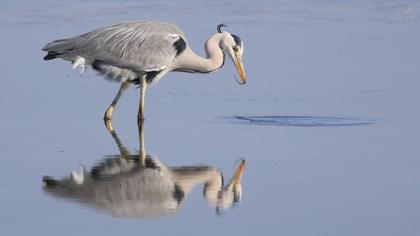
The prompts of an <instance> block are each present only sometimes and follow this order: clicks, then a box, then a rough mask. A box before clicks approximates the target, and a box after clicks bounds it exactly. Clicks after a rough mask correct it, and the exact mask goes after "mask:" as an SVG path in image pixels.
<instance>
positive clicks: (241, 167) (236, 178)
mask: <svg viewBox="0 0 420 236" xmlns="http://www.w3.org/2000/svg"><path fill="white" fill-rule="evenodd" d="M244 170H245V160H244V159H242V160H241V163H240V164H239V166H238V168H237V169H236V171H235V175H234V176H233V179H232V180H233V181H232V183H233V184H234V185H238V184H240V183H241V178H242V174H243V173H244Z"/></svg>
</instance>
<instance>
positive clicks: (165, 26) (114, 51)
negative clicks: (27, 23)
mask: <svg viewBox="0 0 420 236" xmlns="http://www.w3.org/2000/svg"><path fill="white" fill-rule="evenodd" d="M179 37H182V38H184V37H183V33H182V31H181V30H180V29H179V28H178V27H177V26H175V25H173V24H169V23H163V22H124V23H119V24H116V25H112V26H108V27H104V28H100V29H97V30H94V31H91V32H89V33H86V34H83V35H80V36H77V37H73V38H68V39H62V40H57V41H54V42H52V43H49V44H47V45H46V46H45V47H44V48H43V50H44V51H49V52H53V53H54V54H52V56H55V57H61V58H63V59H67V60H73V61H74V60H75V58H76V57H77V56H80V57H83V58H84V59H85V60H86V63H87V64H93V63H95V62H98V63H99V64H100V65H102V66H105V67H106V66H107V67H108V68H111V69H112V68H113V67H118V68H113V69H114V70H118V69H120V70H123V72H126V73H128V72H127V71H124V69H127V70H130V71H135V72H148V71H156V70H162V69H165V68H166V67H168V66H170V65H171V63H172V61H173V59H174V58H175V56H176V53H177V52H176V48H175V47H174V43H175V42H176V41H177V40H178V39H179ZM47 56H48V55H47Z"/></svg>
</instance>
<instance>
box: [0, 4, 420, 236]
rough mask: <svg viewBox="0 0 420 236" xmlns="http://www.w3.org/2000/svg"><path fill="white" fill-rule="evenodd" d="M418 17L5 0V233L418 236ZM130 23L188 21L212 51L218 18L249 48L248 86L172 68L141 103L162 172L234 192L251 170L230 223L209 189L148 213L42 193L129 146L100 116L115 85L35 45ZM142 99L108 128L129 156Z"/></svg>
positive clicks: (351, 8)
mask: <svg viewBox="0 0 420 236" xmlns="http://www.w3.org/2000/svg"><path fill="white" fill-rule="evenodd" d="M419 11H420V4H419V3H418V2H416V1H410V0H406V1H405V0H395V1H358V0H352V1H332V0H323V1H306V0H304V1H291V0H290V1H289V0H286V1H258V2H255V1H239V0H238V1H229V2H226V1H210V2H209V1H182V2H181V1H165V0H164V1H153V2H151V1H131V0H125V1H118V2H116V1H96V0H94V1H87V2H86V1H49V0H47V1H32V0H25V1H9V0H6V1H3V2H2V7H1V8H0V34H1V35H2V37H1V38H0V41H1V42H0V43H1V45H2V46H1V47H0V53H1V54H2V57H1V58H0V64H1V65H2V86H0V106H1V111H0V130H1V131H2V134H3V135H1V136H0V145H1V148H0V157H1V158H0V161H1V163H0V164H1V165H0V186H1V187H2V191H1V193H2V194H1V197H0V207H1V213H0V235H28V234H36V235H57V234H60V235H86V234H95V235H96V234H97V235H117V234H147V235H164V234H168V235H169V234H174V233H175V234H183V235H220V234H222V235H255V234H265V235H268V234H270V235H273V234H275V235H418V234H419V232H420V227H419V224H418V219H419V218H420V209H419V206H418V204H417V203H418V200H419V199H420V184H419V179H420V172H419V171H418V170H419V169H420V159H419V155H418V153H419V145H418V140H420V132H419V131H420V130H419V126H418V123H419V119H418V117H419V110H418V107H420V104H419V103H420V99H419V94H420V86H419V80H418V78H419V76H420V75H419V70H418V68H419V67H418V62H419V61H420V58H419V57H420V47H419V46H418V39H419V38H420V31H419V30H418V29H419V28H420V27H419V26H420V25H419V17H420V16H419ZM133 19H141V20H143V19H147V20H150V19H153V20H166V21H170V22H174V23H176V24H178V25H179V26H180V27H181V28H182V29H183V30H184V31H185V34H186V36H187V40H188V42H189V43H190V45H191V47H192V48H193V49H194V50H195V51H197V52H198V53H199V54H201V55H203V54H204V51H203V43H204V41H205V40H206V39H207V38H208V37H209V36H210V35H211V34H212V33H213V32H215V31H216V26H217V25H218V24H220V23H222V22H223V23H226V24H227V25H228V26H229V27H228V28H226V30H228V31H230V32H231V33H235V34H237V35H239V36H240V37H241V38H242V40H243V41H244V45H245V46H244V47H245V48H244V62H245V69H246V71H247V75H248V84H247V85H246V86H238V85H237V84H236V82H235V81H234V78H233V75H234V74H235V71H234V66H233V65H232V63H231V62H230V61H226V63H225V66H224V67H223V68H222V69H221V70H220V71H218V72H216V73H212V74H208V75H201V74H184V73H172V74H168V75H167V76H166V77H165V78H163V79H162V80H161V81H160V83H159V84H158V85H157V86H156V87H154V88H152V89H150V90H149V91H148V95H147V98H146V124H145V137H146V141H145V142H146V145H147V154H148V155H150V156H151V157H156V158H157V160H159V162H160V163H163V164H162V165H164V166H166V167H168V168H177V167H182V166H184V167H185V166H187V167H198V166H206V167H207V168H209V170H210V169H211V170H217V172H218V173H223V176H224V177H225V183H224V184H225V185H226V184H227V183H228V182H229V180H230V178H231V177H232V175H233V174H234V173H235V170H236V168H237V166H238V162H237V160H240V159H245V160H246V168H245V171H244V173H243V176H242V179H241V187H242V192H241V198H240V201H239V202H238V204H232V207H230V206H229V208H228V210H226V211H223V213H224V214H217V210H216V208H215V207H214V205H212V204H211V203H210V204H209V201H208V200H207V198H206V195H205V194H204V193H203V189H205V182H206V181H199V183H197V184H196V185H195V186H194V187H193V188H191V191H190V192H188V194H185V198H184V199H183V200H182V202H181V204H180V207H178V208H175V209H176V211H174V212H172V213H171V214H168V215H165V217H161V218H156V217H155V218H151V219H150V218H127V217H116V216H115V215H113V214H111V213H110V212H109V211H106V210H105V211H103V210H98V209H97V208H96V207H95V206H92V205H89V203H80V201H72V200H70V201H69V200H68V199H66V198H63V197H58V198H57V197H53V196H51V194H48V193H47V192H46V191H45V187H44V186H43V183H42V177H43V176H45V175H49V176H53V177H54V178H57V179H60V178H68V177H69V176H70V174H71V171H72V170H78V169H79V167H80V165H81V164H82V165H83V166H85V168H86V170H87V172H89V171H90V170H91V169H92V168H93V167H94V166H96V165H97V164H98V162H101V161H103V160H104V158H109V157H110V156H109V155H114V157H115V155H117V156H118V155H121V152H120V149H119V147H118V145H116V144H115V141H114V138H113V137H112V136H111V135H109V133H108V131H107V129H106V128H105V127H104V125H103V122H102V115H103V113H104V111H105V109H106V107H107V106H108V105H109V102H110V101H111V99H112V98H113V96H114V94H115V93H116V92H117V89H118V85H117V84H115V83H110V82H108V81H106V80H104V79H102V78H100V77H99V76H97V75H96V73H94V72H93V71H91V70H88V71H87V73H86V74H85V75H84V76H83V77H81V76H80V75H79V73H78V72H77V71H73V70H71V65H70V64H69V63H68V62H64V61H59V60H54V61H50V62H48V63H47V62H44V61H43V60H42V53H41V50H40V49H41V48H42V47H43V46H44V44H45V43H47V42H49V41H51V40H54V39H57V38H62V37H67V36H73V35H77V34H81V33H84V32H87V31H89V30H91V29H93V28H96V27H100V26H104V25H108V24H111V23H115V22H119V21H124V20H133ZM138 94H139V91H138V90H136V89H134V88H133V89H130V90H129V91H128V92H127V93H126V94H125V95H124V96H123V97H122V98H121V101H120V104H119V106H118V107H117V109H116V110H115V113H114V118H113V119H114V120H113V125H114V127H115V128H116V130H118V137H119V138H120V139H121V142H122V143H123V144H124V146H125V147H126V149H127V151H129V152H130V153H131V154H132V155H138V153H139V151H140V148H139V139H138V129H137V125H136V122H135V119H136V112H137V103H138ZM220 117H230V118H232V117H233V118H234V117H242V118H245V120H242V122H230V121H229V122H226V120H223V119H220ZM250 118H251V120H250ZM256 118H257V123H258V122H261V119H263V120H262V121H263V122H271V123H275V124H274V125H273V124H268V125H255V122H254V121H255V119H256ZM273 118H274V119H273ZM290 118H291V119H290ZM337 118H339V119H337ZM343 119H344V120H343ZM236 121H237V120H236ZM244 122H245V124H244ZM279 122H280V125H278V123H279ZM285 122H286V124H284V123H285ZM287 122H291V123H287ZM307 122H309V123H310V124H315V125H312V126H309V127H308V126H305V124H308V123H307ZM336 122H338V123H339V125H331V124H336ZM349 122H350V123H352V122H353V123H357V125H342V123H345V124H347V123H349ZM302 123H303V124H304V125H299V124H302ZM362 123H363V124H362ZM365 123H366V124H365ZM290 124H298V125H290ZM323 124H324V125H323ZM325 124H327V125H325ZM169 199H171V198H169ZM172 199H175V198H172ZM232 199H233V198H232Z"/></svg>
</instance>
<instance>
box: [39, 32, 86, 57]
mask: <svg viewBox="0 0 420 236" xmlns="http://www.w3.org/2000/svg"><path fill="white" fill-rule="evenodd" d="M78 41H79V38H78V37H72V38H66V39H59V40H55V41H53V42H51V43H48V44H47V45H45V46H44V47H43V48H42V51H45V52H47V54H46V55H45V56H44V60H46V61H48V60H52V59H55V58H57V57H62V56H64V55H66V54H71V53H72V52H73V50H74V48H75V47H76V45H77V43H78Z"/></svg>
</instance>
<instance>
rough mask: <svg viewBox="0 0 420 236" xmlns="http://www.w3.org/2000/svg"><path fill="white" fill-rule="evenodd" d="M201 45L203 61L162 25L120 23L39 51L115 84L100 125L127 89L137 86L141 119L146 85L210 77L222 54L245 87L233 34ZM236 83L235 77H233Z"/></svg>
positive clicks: (168, 25) (223, 33)
mask: <svg viewBox="0 0 420 236" xmlns="http://www.w3.org/2000/svg"><path fill="white" fill-rule="evenodd" d="M222 27H225V25H224V24H220V25H218V26H217V32H216V33H215V34H213V35H212V36H211V37H210V38H209V39H208V40H207V41H206V43H205V52H206V57H205V58H204V57H201V56H199V55H197V54H196V53H194V52H193V50H192V49H191V48H190V47H189V46H188V42H187V40H186V38H185V35H184V33H183V32H182V31H181V30H180V28H179V27H178V26H176V25H174V24H171V23H166V22H138V21H132V22H122V23H118V24H114V25H111V26H107V27H103V28H99V29H96V30H93V31H91V32H88V33H85V34H82V35H79V36H75V37H70V38H65V39H59V40H55V41H53V42H51V43H48V44H47V45H45V47H44V48H42V50H43V51H45V52H46V53H47V54H46V55H45V56H44V60H51V59H55V58H61V59H64V60H67V61H71V62H72V63H73V68H80V69H81V72H82V73H83V72H84V70H85V69H86V68H87V67H88V66H92V68H93V69H95V70H97V71H99V72H100V73H101V74H103V75H105V77H106V78H109V79H111V80H115V81H118V82H120V83H121V86H120V88H119V90H118V93H117V95H116V96H115V98H114V99H113V101H112V102H111V104H110V106H109V107H108V109H107V110H106V112H105V115H104V120H105V121H109V120H111V118H112V112H113V110H114V108H115V106H116V105H117V102H118V100H119V99H120V97H121V95H122V94H123V93H124V91H125V90H126V89H127V88H128V87H129V86H130V84H138V85H139V87H140V101H139V111H138V116H137V118H138V120H143V119H144V97H145V93H146V88H147V86H148V85H149V84H153V83H156V82H157V81H159V80H160V79H161V78H162V77H163V76H164V75H165V74H166V73H168V72H170V71H181V72H189V73H210V72H213V71H217V70H218V69H219V68H221V67H222V66H223V65H224V60H225V54H226V55H228V56H229V57H230V58H231V59H232V61H233V63H234V65H235V67H236V69H237V71H238V73H239V77H240V81H238V82H239V83H240V84H245V83H246V75H245V71H244V66H243V63H242V54H243V48H244V46H243V42H242V40H241V39H240V38H239V37H238V36H237V35H235V34H231V33H229V32H227V31H224V30H222ZM235 79H236V77H235Z"/></svg>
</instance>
